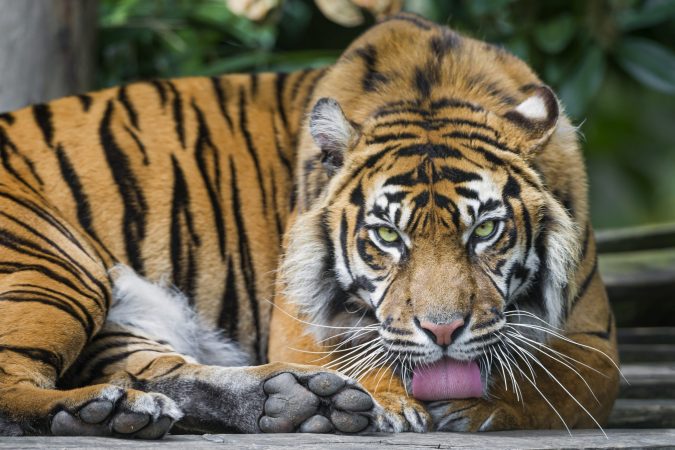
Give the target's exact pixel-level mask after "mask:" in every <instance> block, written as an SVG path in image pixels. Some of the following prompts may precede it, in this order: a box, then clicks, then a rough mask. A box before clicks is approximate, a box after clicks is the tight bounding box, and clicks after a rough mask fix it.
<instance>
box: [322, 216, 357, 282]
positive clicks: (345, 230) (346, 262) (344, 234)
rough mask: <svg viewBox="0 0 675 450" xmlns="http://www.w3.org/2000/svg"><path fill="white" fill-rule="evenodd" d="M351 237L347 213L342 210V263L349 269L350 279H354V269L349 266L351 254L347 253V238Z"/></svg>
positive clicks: (328, 237)
mask: <svg viewBox="0 0 675 450" xmlns="http://www.w3.org/2000/svg"><path fill="white" fill-rule="evenodd" d="M348 236H349V225H348V224H347V211H346V210H342V217H341V219H340V252H341V253H342V261H343V263H344V265H345V267H346V268H347V273H348V274H349V278H350V279H351V278H354V277H353V275H352V269H351V267H350V265H349V252H348V251H347V237H348ZM326 238H327V239H330V236H329V235H327V236H326Z"/></svg>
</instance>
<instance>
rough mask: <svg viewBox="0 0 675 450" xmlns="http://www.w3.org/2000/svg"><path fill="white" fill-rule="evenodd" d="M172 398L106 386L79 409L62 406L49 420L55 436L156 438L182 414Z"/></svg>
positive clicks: (165, 431)
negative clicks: (98, 395) (63, 407)
mask: <svg viewBox="0 0 675 450" xmlns="http://www.w3.org/2000/svg"><path fill="white" fill-rule="evenodd" d="M181 415H182V414H181V412H180V410H179V409H178V407H177V406H176V404H175V403H174V402H173V400H171V399H169V398H168V397H166V396H164V395H162V394H156V393H144V392H139V391H124V390H123V389H117V388H115V389H110V388H106V389H104V390H103V391H102V393H101V395H100V398H95V399H94V400H92V401H89V402H88V403H86V404H85V405H83V406H81V407H80V408H79V409H78V408H69V409H62V410H60V411H58V412H57V413H56V414H55V415H54V417H53V418H52V420H51V427H50V428H51V432H52V434H53V435H57V436H114V437H127V438H139V439H159V438H161V437H162V436H164V435H165V434H166V433H167V432H168V431H169V429H170V428H171V426H172V425H173V423H174V422H175V421H176V420H178V419H179V418H180V417H181Z"/></svg>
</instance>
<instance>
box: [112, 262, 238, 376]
mask: <svg viewBox="0 0 675 450" xmlns="http://www.w3.org/2000/svg"><path fill="white" fill-rule="evenodd" d="M111 273H112V275H113V280H114V283H113V303H112V307H111V309H110V312H109V313H108V318H107V320H108V321H109V322H113V323H116V324H119V325H122V326H124V327H126V328H131V329H134V330H138V331H139V332H141V333H142V334H144V335H146V336H148V337H151V338H154V339H159V340H163V341H166V342H168V343H169V345H171V347H173V349H174V350H176V352H178V353H180V354H183V355H186V356H191V357H193V358H194V359H196V360H197V361H198V362H200V363H202V364H210V365H218V366H243V365H246V364H247V363H248V359H249V358H248V356H247V355H246V354H244V352H242V351H241V350H240V349H239V348H238V347H237V345H236V344H234V343H233V342H232V341H230V340H229V339H227V338H225V337H224V336H223V335H222V333H221V332H220V331H218V330H216V329H214V328H212V327H209V326H207V325H205V324H204V322H203V321H202V319H201V318H200V317H199V315H198V314H197V313H196V312H195V311H194V310H193V309H192V308H191V307H190V305H189V304H188V301H187V299H186V298H185V296H184V295H183V294H182V293H180V292H179V291H178V290H176V289H172V288H170V287H168V286H166V285H165V284H163V283H162V284H155V283H151V282H150V281H148V280H146V279H144V278H142V277H141V276H139V275H138V274H137V273H136V272H134V271H133V269H131V268H129V267H127V266H123V265H117V266H115V267H113V269H112V271H111Z"/></svg>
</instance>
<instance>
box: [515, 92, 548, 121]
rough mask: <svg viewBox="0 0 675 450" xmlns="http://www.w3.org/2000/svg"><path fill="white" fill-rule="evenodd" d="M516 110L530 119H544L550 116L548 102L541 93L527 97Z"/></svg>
mask: <svg viewBox="0 0 675 450" xmlns="http://www.w3.org/2000/svg"><path fill="white" fill-rule="evenodd" d="M516 111H517V112H519V113H520V114H521V115H523V116H524V117H525V118H527V119H530V120H544V119H546V118H547V117H548V111H547V110H546V103H545V102H544V99H543V98H541V97H540V96H539V95H533V96H532V97H530V98H528V99H525V100H524V101H523V102H522V103H521V104H520V105H518V106H517V107H516Z"/></svg>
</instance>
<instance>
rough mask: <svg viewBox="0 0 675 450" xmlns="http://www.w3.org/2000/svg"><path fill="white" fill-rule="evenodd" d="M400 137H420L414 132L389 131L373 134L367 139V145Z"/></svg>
mask: <svg viewBox="0 0 675 450" xmlns="http://www.w3.org/2000/svg"><path fill="white" fill-rule="evenodd" d="M400 139H419V136H418V135H417V134H414V133H387V134H378V135H375V136H371V137H369V138H368V139H367V140H366V145H373V144H382V143H385V142H389V141H396V140H400Z"/></svg>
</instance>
